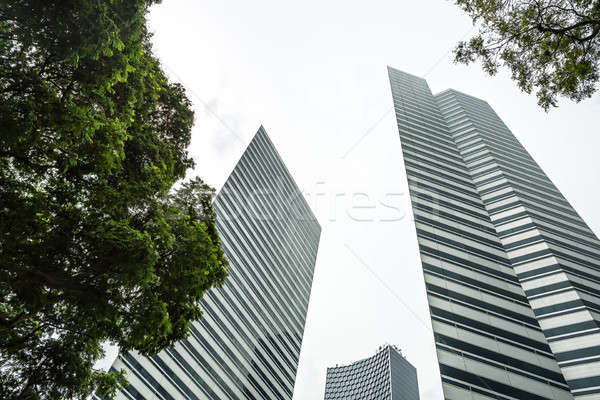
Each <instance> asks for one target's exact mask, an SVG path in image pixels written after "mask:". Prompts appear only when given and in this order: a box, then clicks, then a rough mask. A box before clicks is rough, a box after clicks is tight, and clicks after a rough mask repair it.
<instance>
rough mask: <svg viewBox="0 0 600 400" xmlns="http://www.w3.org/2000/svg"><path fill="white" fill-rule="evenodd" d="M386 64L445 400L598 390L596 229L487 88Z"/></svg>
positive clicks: (597, 394)
mask: <svg viewBox="0 0 600 400" xmlns="http://www.w3.org/2000/svg"><path fill="white" fill-rule="evenodd" d="M389 76H390V82H391V87H392V95H393V100H394V106H395V109H396V118H397V124H398V130H399V132H400V140H401V144H402V151H403V155H404V163H405V167H406V174H407V177H408V185H409V190H410V195H411V202H412V207H413V214H414V219H415V225H416V230H417V237H418V242H419V250H420V255H421V261H422V266H423V271H424V275H425V283H426V289H427V297H428V300H429V306H430V312H431V319H432V323H433V330H434V335H435V342H436V347H437V354H438V361H439V364H440V371H441V375H442V385H443V389H444V394H445V397H446V399H457V400H458V399H461V400H462V399H475V398H477V399H491V398H493V399H498V398H500V399H571V398H572V396H574V397H575V398H577V399H578V400H583V399H586V400H587V399H600V329H599V327H600V241H598V239H597V237H596V236H595V235H594V233H593V232H592V231H591V230H590V229H589V228H588V226H587V225H586V224H585V222H583V220H582V219H581V217H579V215H578V214H577V213H576V212H575V210H574V209H573V208H572V207H571V206H570V204H569V203H568V202H567V200H566V199H565V198H564V197H563V196H562V195H561V194H560V192H559V191H558V189H556V187H555V186H554V185H553V184H552V182H551V181H550V179H548V177H547V176H546V175H545V174H544V172H543V171H542V170H541V169H540V167H539V166H538V165H537V164H536V162H535V161H534V160H533V159H532V158H531V156H530V155H529V154H528V153H527V151H526V150H525V149H524V148H523V146H522V145H521V144H520V143H519V141H518V140H517V139H516V138H515V137H514V135H513V134H512V133H511V132H510V130H509V129H508V128H507V127H506V125H504V123H503V122H502V121H501V120H500V118H499V117H498V116H497V115H496V113H495V112H494V111H493V110H492V108H491V107H490V106H489V105H488V104H487V103H486V102H485V101H483V100H479V99H476V98H474V97H471V96H468V95H466V94H463V93H460V92H457V91H455V90H446V91H443V92H441V93H439V94H437V95H435V96H434V95H432V94H431V91H430V90H429V87H428V85H427V82H425V80H424V79H421V78H418V77H415V76H412V75H409V74H406V73H404V72H400V71H397V70H394V69H392V68H389ZM571 394H572V395H571Z"/></svg>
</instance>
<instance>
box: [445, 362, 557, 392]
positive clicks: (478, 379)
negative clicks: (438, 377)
mask: <svg viewBox="0 0 600 400" xmlns="http://www.w3.org/2000/svg"><path fill="white" fill-rule="evenodd" d="M440 373H441V374H442V375H446V376H448V377H450V378H454V379H458V380H460V381H463V382H467V383H469V384H471V385H476V386H480V387H484V388H486V389H488V390H489V391H490V392H492V393H497V394H500V395H504V396H507V397H509V398H510V397H512V398H517V399H527V400H548V399H547V398H546V397H542V396H538V395H536V394H533V393H531V392H527V391H525V390H521V389H517V388H515V387H513V386H509V385H505V384H504V383H501V382H497V381H494V380H492V379H489V378H484V377H483V376H480V375H475V374H472V373H470V372H467V371H464V370H461V369H458V368H454V367H451V366H449V365H446V364H442V363H440ZM492 397H494V396H492Z"/></svg>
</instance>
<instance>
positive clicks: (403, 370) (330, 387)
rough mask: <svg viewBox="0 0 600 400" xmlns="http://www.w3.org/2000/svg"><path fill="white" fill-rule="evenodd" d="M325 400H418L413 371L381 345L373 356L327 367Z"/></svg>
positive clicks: (397, 353) (401, 359) (395, 352)
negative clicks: (348, 363)
mask: <svg viewBox="0 0 600 400" xmlns="http://www.w3.org/2000/svg"><path fill="white" fill-rule="evenodd" d="M325 400H419V384H418V382H417V370H416V369H415V367H413V366H412V365H411V364H410V363H409V362H408V361H407V360H406V359H405V358H404V357H403V356H402V355H401V354H400V353H399V352H398V350H396V349H395V348H394V347H393V346H384V347H383V348H381V349H380V350H379V352H378V353H377V354H375V355H374V356H373V357H370V358H366V359H364V360H360V361H356V362H355V363H352V364H350V365H344V366H340V367H332V368H327V382H326V384H325Z"/></svg>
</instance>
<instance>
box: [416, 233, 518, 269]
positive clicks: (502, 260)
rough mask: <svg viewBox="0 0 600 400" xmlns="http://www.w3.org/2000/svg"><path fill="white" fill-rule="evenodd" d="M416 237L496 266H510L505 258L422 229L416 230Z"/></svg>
mask: <svg viewBox="0 0 600 400" xmlns="http://www.w3.org/2000/svg"><path fill="white" fill-rule="evenodd" d="M417 235H418V236H419V237H420V238H426V239H429V240H431V241H434V242H438V243H443V244H445V245H447V246H448V247H453V248H455V249H459V250H462V251H464V252H467V253H470V254H473V255H476V256H478V257H481V258H484V259H487V260H490V261H493V262H496V263H498V264H501V265H504V266H507V267H508V266H510V261H509V260H508V258H506V257H502V256H499V255H496V254H493V253H490V252H487V251H484V250H480V249H478V248H477V247H474V246H469V245H466V244H464V243H462V242H459V241H457V240H452V239H449V238H446V237H444V236H441V235H436V234H435V233H432V232H427V231H425V230H423V229H418V228H417Z"/></svg>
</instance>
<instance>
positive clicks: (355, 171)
mask: <svg viewBox="0 0 600 400" xmlns="http://www.w3.org/2000/svg"><path fill="white" fill-rule="evenodd" d="M149 26H150V30H151V31H152V32H153V33H154V37H153V45H154V51H155V53H156V55H157V56H158V57H159V59H160V60H161V62H162V65H163V68H164V69H165V70H166V72H167V74H168V75H169V77H170V78H171V79H172V80H173V81H178V82H180V83H182V84H183V85H184V86H185V87H186V89H187V93H188V96H189V97H190V99H191V100H192V102H193V106H194V110H195V112H196V114H195V126H194V128H193V138H192V143H191V146H190V149H189V150H190V154H191V155H192V156H193V158H194V160H195V161H196V168H195V170H194V171H193V173H192V174H191V175H198V176H200V177H202V178H203V179H204V180H205V181H206V182H207V183H209V184H211V185H212V186H214V187H215V188H217V189H219V188H220V187H221V186H222V185H223V183H224V182H225V179H226V178H227V176H228V175H229V173H230V172H231V170H232V169H233V167H234V165H235V163H236V161H237V160H238V159H239V157H240V156H241V154H242V153H243V151H244V149H245V147H246V145H247V144H248V143H249V142H250V140H251V139H252V136H253V135H254V133H255V132H256V131H257V129H258V127H259V126H260V125H263V126H264V127H265V129H266V130H267V132H268V133H269V136H270V137H271V139H272V141H273V142H274V144H275V145H276V147H277V148H278V151H279V153H280V155H281V157H282V158H283V160H284V161H285V163H286V165H287V167H288V169H289V170H290V171H291V173H292V175H293V176H294V178H295V180H296V182H297V183H298V186H299V187H300V188H301V189H302V191H303V193H304V195H305V197H306V199H307V201H308V202H309V204H310V206H311V207H312V209H313V211H314V212H315V215H316V216H317V218H318V220H319V222H320V224H321V226H322V234H321V242H320V248H319V255H318V258H317V263H316V267H315V274H314V280H313V286H312V292H311V298H310V305H309V309H308V315H307V320H306V326H305V331H304V338H303V343H302V350H301V355H300V362H299V367H298V374H297V379H296V385H295V391H294V400H309V399H310V400H313V399H320V398H321V399H322V398H323V393H324V388H325V374H326V369H327V367H331V366H335V365H336V364H340V365H341V364H348V363H351V362H353V361H356V360H359V359H362V358H365V357H369V356H371V355H373V354H375V352H376V351H377V349H378V347H379V346H380V345H383V344H385V343H390V344H395V345H397V346H398V347H400V348H401V349H402V350H403V353H404V355H405V356H406V358H407V359H408V360H409V361H410V362H411V363H412V364H413V365H414V366H415V367H416V368H417V371H418V377H419V389H420V393H421V399H422V400H441V399H442V392H441V383H440V377H439V370H438V367H437V360H436V356H435V349H434V344H433V335H432V332H431V328H430V326H431V323H430V320H429V313H428V308H427V302H426V297H425V286H424V281H423V274H422V270H421V266H420V262H419V258H418V248H417V241H416V235H415V231H414V222H413V220H412V216H411V215H412V214H411V209H410V201H409V197H408V187H407V182H406V175H405V172H404V167H403V161H402V155H401V147H400V140H399V137H398V130H397V128H396V125H395V117H394V115H393V112H392V111H391V108H392V97H391V93H390V87H389V82H388V77H387V69H386V67H387V66H388V65H389V66H392V67H394V68H397V69H400V70H403V71H406V72H409V73H412V74H415V75H419V76H424V77H426V79H427V80H428V82H429V85H430V87H431V89H432V91H433V92H434V93H437V92H440V91H442V90H444V89H446V88H453V89H456V90H460V91H462V92H465V93H468V94H471V95H473V96H476V97H479V98H482V99H484V100H487V101H488V102H489V103H490V105H491V106H492V107H493V108H494V109H495V111H496V112H497V113H498V115H499V116H500V118H502V120H503V121H504V122H505V123H506V124H507V125H508V127H509V128H510V129H511V130H512V131H513V133H514V134H515V135H516V136H517V138H518V139H519V140H520V141H521V142H522V143H523V145H524V146H525V148H526V149H527V150H528V151H529V152H530V153H531V154H532V156H533V157H534V159H535V160H536V161H537V162H538V163H539V164H540V165H541V167H542V169H544V171H545V172H546V173H547V175H548V176H549V177H550V179H551V180H552V181H553V182H554V183H555V184H556V185H557V187H558V188H559V189H560V190H561V191H562V193H563V194H564V195H565V197H566V198H567V199H568V200H569V201H570V202H571V203H572V205H573V206H574V207H575V209H576V210H577V211H578V212H579V213H580V215H581V216H582V217H583V218H584V220H585V221H586V222H587V223H588V224H589V225H590V227H591V228H592V230H594V232H595V233H596V234H598V233H600V208H599V207H597V205H598V203H599V201H600V190H599V189H598V184H597V183H598V181H599V178H600V164H599V163H598V149H600V132H599V124H598V117H599V116H600V96H598V95H596V96H594V97H593V98H591V99H589V100H586V101H583V102H581V103H579V104H574V103H571V102H569V101H568V100H564V101H561V103H560V108H558V109H554V110H551V111H550V112H549V113H545V112H544V111H543V110H541V109H540V108H539V107H538V106H537V101H536V98H535V96H534V95H528V94H525V93H522V92H520V91H519V90H518V89H517V88H516V85H515V84H514V83H513V82H512V81H511V80H510V76H509V74H507V73H506V72H504V71H503V72H501V73H500V74H498V75H497V76H495V77H489V76H488V75H486V74H485V73H483V72H482V71H481V68H480V66H479V65H476V64H475V65H471V66H464V65H456V64H454V63H453V62H452V53H451V49H452V48H453V47H454V45H455V44H456V42H457V41H458V40H460V39H463V38H468V37H469V35H471V34H473V32H474V31H473V30H472V24H471V21H470V19H469V18H468V17H467V16H466V15H465V14H464V13H463V12H462V11H461V10H460V9H459V8H458V7H456V6H455V5H454V4H453V2H452V1H448V0H420V1H400V0H396V1H384V0H371V1H369V2H358V1H348V0H346V1H338V0H331V1H327V2H323V1H314V0H305V1H302V2H288V1H281V0H280V1H266V0H254V1H251V2H249V1H238V0H225V1H206V0H163V2H162V3H161V4H159V5H156V6H153V8H152V9H151V13H150V16H149Z"/></svg>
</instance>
